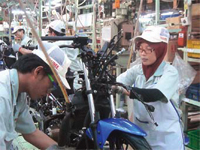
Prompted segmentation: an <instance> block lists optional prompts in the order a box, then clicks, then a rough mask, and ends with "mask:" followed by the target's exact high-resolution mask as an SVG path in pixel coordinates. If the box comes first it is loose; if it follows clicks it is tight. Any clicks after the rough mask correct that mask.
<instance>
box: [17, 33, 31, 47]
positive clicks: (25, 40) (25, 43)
mask: <svg viewBox="0 0 200 150" xmlns="http://www.w3.org/2000/svg"><path fill="white" fill-rule="evenodd" d="M31 43H32V40H31V39H30V38H29V37H28V36H26V35H24V37H23V38H22V41H21V43H20V45H21V46H23V45H24V46H28V45H29V44H31Z"/></svg>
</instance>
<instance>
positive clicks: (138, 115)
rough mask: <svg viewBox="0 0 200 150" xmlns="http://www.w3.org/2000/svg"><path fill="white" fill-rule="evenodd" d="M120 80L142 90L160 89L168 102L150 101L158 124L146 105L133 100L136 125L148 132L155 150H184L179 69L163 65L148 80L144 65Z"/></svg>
mask: <svg viewBox="0 0 200 150" xmlns="http://www.w3.org/2000/svg"><path fill="white" fill-rule="evenodd" d="M117 81H118V82H121V83H124V84H126V85H130V86H134V87H138V88H146V89H148V88H155V89H159V90H160V91H161V92H162V93H163V94H164V95H165V97H166V98H167V100H168V102H167V103H164V102H162V101H155V102H149V103H148V104H150V105H153V106H154V108H155V111H154V112H153V113H152V115H153V117H154V120H155V122H156V123H157V124H158V126H155V124H154V122H153V120H152V119H151V118H150V116H149V114H148V113H147V110H146V109H145V107H144V105H143V104H142V103H141V102H139V101H138V100H133V103H134V104H133V106H134V110H133V115H134V118H133V120H134V123H135V124H137V125H138V126H139V127H141V128H142V129H143V130H145V132H146V133H147V137H146V140H147V141H148V142H149V144H150V145H151V147H152V149H153V150H183V149H184V142H183V141H184V140H183V139H184V138H183V132H182V128H181V120H180V117H179V113H178V112H179V111H180V110H179V109H178V104H179V94H178V72H177V70H176V69H175V68H174V67H173V66H171V65H170V64H167V63H165V62H162V63H161V64H160V66H159V67H158V69H157V70H156V72H155V73H154V74H153V75H152V76H151V77H150V78H149V79H148V81H146V78H145V76H144V74H143V70H142V65H141V64H138V65H135V66H133V67H132V68H130V69H128V70H127V71H126V72H124V73H122V74H121V75H119V76H118V77H117Z"/></svg>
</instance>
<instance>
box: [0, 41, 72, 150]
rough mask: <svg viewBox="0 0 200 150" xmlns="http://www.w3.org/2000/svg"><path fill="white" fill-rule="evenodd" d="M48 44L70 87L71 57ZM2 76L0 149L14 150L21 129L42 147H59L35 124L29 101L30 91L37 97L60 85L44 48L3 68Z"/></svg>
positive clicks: (28, 137)
mask: <svg viewBox="0 0 200 150" xmlns="http://www.w3.org/2000/svg"><path fill="white" fill-rule="evenodd" d="M44 47H45V49H46V50H47V49H48V50H47V53H48V55H49V57H50V59H51V61H52V64H53V66H54V68H55V70H56V71H57V73H58V75H59V77H60V79H61V81H62V83H63V85H64V86H65V87H66V88H70V87H69V84H68V82H67V80H66V78H65V74H66V72H67V70H68V67H69V65H70V63H71V61H70V60H69V59H68V57H67V56H66V54H65V53H64V52H63V51H62V50H61V49H60V48H59V47H58V46H56V45H55V44H52V43H44ZM0 76H1V79H0V91H1V92H0V106H1V108H0V126H1V128H0V149H1V150H10V148H11V146H12V141H13V140H14V139H15V138H16V137H17V136H18V134H17V132H18V133H21V134H22V136H23V137H24V139H25V140H26V141H28V142H29V143H31V144H33V145H34V146H36V147H37V148H39V149H47V148H48V147H52V146H53V147H55V145H56V142H55V141H53V140H52V139H51V138H49V137H48V136H47V135H46V134H44V133H43V132H41V131H39V130H38V129H36V128H35V125H34V122H33V120H32V116H31V115H30V113H29V107H28V106H27V104H26V93H27V94H28V95H29V96H30V97H31V99H33V100H34V99H38V98H42V97H44V96H46V95H47V94H48V93H50V92H51V91H52V90H54V89H56V88H57V82H56V80H55V77H54V75H53V73H52V71H51V69H50V67H49V65H48V63H47V60H46V57H45V55H44V54H43V52H42V51H39V50H34V51H33V52H32V53H31V54H26V55H23V56H22V57H20V58H19V59H18V60H17V61H16V63H15V64H14V65H13V68H12V69H8V70H4V71H1V72H0ZM57 148H58V147H57Z"/></svg>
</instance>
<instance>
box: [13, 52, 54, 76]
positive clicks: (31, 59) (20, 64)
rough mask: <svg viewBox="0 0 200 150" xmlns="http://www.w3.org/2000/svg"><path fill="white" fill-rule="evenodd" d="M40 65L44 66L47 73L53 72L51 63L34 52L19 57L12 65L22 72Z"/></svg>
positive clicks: (29, 70)
mask: <svg viewBox="0 0 200 150" xmlns="http://www.w3.org/2000/svg"><path fill="white" fill-rule="evenodd" d="M38 66H43V68H44V72H45V73H46V74H53V73H52V71H51V69H50V67H49V65H48V64H47V63H45V62H44V61H43V60H42V59H41V58H40V57H38V56H37V55H35V54H33V53H31V54H25V55H23V56H21V57H19V59H18V60H17V61H16V62H15V63H14V64H13V65H12V68H15V69H17V70H18V71H19V72H21V73H29V72H31V71H32V70H33V69H35V68H37V67H38Z"/></svg>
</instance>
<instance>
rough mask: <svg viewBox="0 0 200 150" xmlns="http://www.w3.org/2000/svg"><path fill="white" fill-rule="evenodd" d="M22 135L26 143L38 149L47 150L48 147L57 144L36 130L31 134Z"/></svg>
mask: <svg viewBox="0 0 200 150" xmlns="http://www.w3.org/2000/svg"><path fill="white" fill-rule="evenodd" d="M22 135H23V137H24V139H25V140H26V141H27V142H29V143H31V144H33V145H34V146H35V147H37V148H39V149H47V148H48V147H49V146H51V145H53V144H57V143H56V142H55V141H54V140H52V139H51V138H50V137H48V136H47V135H46V134H44V133H43V132H41V131H40V130H38V129H37V130H35V131H34V132H33V133H30V134H22Z"/></svg>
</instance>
